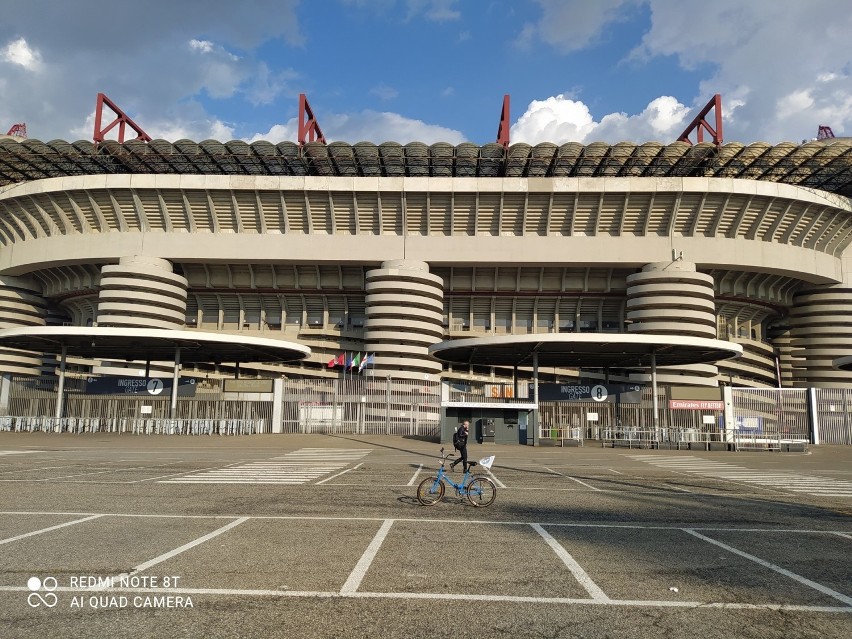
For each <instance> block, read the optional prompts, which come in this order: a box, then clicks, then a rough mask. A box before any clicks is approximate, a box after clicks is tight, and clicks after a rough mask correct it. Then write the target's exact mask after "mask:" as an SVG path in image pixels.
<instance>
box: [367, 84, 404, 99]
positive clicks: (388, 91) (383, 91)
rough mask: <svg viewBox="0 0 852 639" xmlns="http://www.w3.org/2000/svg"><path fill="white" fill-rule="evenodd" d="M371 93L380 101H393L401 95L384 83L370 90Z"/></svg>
mask: <svg viewBox="0 0 852 639" xmlns="http://www.w3.org/2000/svg"><path fill="white" fill-rule="evenodd" d="M370 93H371V94H373V95H375V96H376V97H377V98H379V99H380V100H393V99H394V98H395V97H397V96H398V95H399V91H397V90H396V89H394V88H393V87H389V86H388V85H386V84H384V83H382V84H379V85H376V86H374V87H373V88H372V89H370Z"/></svg>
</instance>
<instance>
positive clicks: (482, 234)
mask: <svg viewBox="0 0 852 639" xmlns="http://www.w3.org/2000/svg"><path fill="white" fill-rule="evenodd" d="M264 144H265V145H266V146H264ZM495 147H496V148H495ZM217 154H218V155H217ZM448 154H449V155H448ZM572 154H573V155H572ZM519 157H520V158H521V159H518V158H519ZM448 158H449V159H448ZM685 158H686V159H685ZM761 158H762V161H761ZM850 158H852V143H850V141H848V140H837V141H835V142H833V143H832V144H818V143H810V144H805V145H777V146H770V145H751V146H749V147H745V146H743V145H725V146H723V147H721V149H716V148H715V147H713V146H712V145H709V144H700V145H696V146H690V145H688V144H685V143H675V144H672V145H668V146H664V145H614V146H610V145H589V146H586V147H583V146H581V145H564V146H563V147H556V146H555V145H539V146H536V147H529V146H527V145H513V146H512V147H510V148H509V149H508V150H504V149H503V148H502V147H499V146H498V145H485V146H483V147H477V146H475V145H460V146H459V147H450V146H449V145H433V146H432V147H427V146H426V145H406V146H405V147H403V146H401V145H379V146H376V145H363V144H362V145H354V146H352V145H343V144H339V143H334V144H331V145H328V146H327V147H326V146H325V145H320V144H317V143H313V144H308V145H306V146H305V147H303V148H302V147H296V145H292V144H284V145H278V147H273V145H268V144H267V143H262V144H255V145H246V144H245V143H236V142H234V143H227V144H222V143H218V142H212V141H208V142H206V143H198V144H196V143H192V142H188V141H182V142H180V143H174V144H170V143H166V142H163V141H154V142H152V143H150V144H143V143H141V142H135V143H125V144H123V145H120V144H118V143H106V144H103V145H100V146H99V147H94V146H93V145H91V144H89V143H75V144H74V145H71V144H69V143H66V142H52V143H50V144H43V143H40V142H37V141H24V142H21V141H17V140H15V141H12V140H5V141H0V176H2V177H0V300H2V306H0V328H8V327H13V326H27V325H32V326H37V325H44V324H50V323H69V324H71V325H79V326H86V325H96V326H121V327H143V328H181V329H184V330H189V331H191V330H205V331H222V332H231V333H238V334H249V335H260V336H264V337H273V338H275V337H277V338H280V339H282V340H287V341H290V342H298V343H301V344H304V345H307V346H309V347H310V348H311V350H312V355H311V357H310V359H308V360H306V361H303V362H301V363H296V364H290V365H275V366H273V365H256V366H253V367H251V369H249V368H245V367H244V368H243V369H241V370H242V373H243V374H247V373H248V372H249V370H251V371H252V372H254V373H256V374H257V375H260V376H277V375H280V374H286V375H288V376H293V375H296V376H336V375H338V374H339V372H338V371H337V370H331V369H329V368H328V366H327V362H328V361H329V360H330V359H332V358H334V357H335V356H336V355H337V354H339V353H341V352H343V351H347V352H352V353H354V352H358V353H373V354H375V355H374V372H375V374H376V375H379V376H386V375H387V376H391V377H397V378H406V377H408V378H415V379H424V378H425V379H433V380H436V379H438V378H440V377H442V376H443V377H453V378H472V379H489V378H493V377H494V376H497V377H500V376H507V375H511V371H506V370H499V369H498V370H496V371H495V370H494V369H483V368H475V367H463V368H459V367H458V366H456V367H454V368H453V367H447V368H443V367H442V365H441V363H440V362H437V361H436V360H434V359H432V358H431V357H430V356H429V355H428V348H429V346H430V345H432V344H435V343H437V342H440V341H442V340H445V339H453V338H462V337H479V336H487V335H506V334H530V333H556V332H593V333H623V332H627V333H637V334H651V335H691V336H695V337H711V338H719V339H724V340H729V341H733V342H735V343H738V344H740V345H742V347H743V357H742V358H740V359H738V360H729V361H723V362H719V363H718V364H715V365H709V364H702V365H694V366H684V367H678V368H671V369H660V371H659V380H660V382H661V383H671V384H683V385H705V386H706V385H710V386H715V385H718V384H720V383H726V384H736V385H745V386H777V385H779V381H780V384H781V385H783V386H794V385H808V386H824V387H832V386H837V387H841V386H842V387H846V386H849V385H850V382H852V373H849V372H847V371H841V370H836V369H834V368H833V367H832V361H833V360H834V359H835V358H837V357H840V356H845V355H852V262H850V256H852V250H850V249H849V244H850V241H852V200H850V197H849V195H850V193H852V189H851V188H850V184H852V177H850V171H852V168H850V167H852V160H850ZM273 159H274V160H275V161H273ZM687 159H688V160H687ZM663 160H666V161H665V162H663ZM63 162H65V164H63ZM466 162H467V163H466ZM537 162H538V164H537ZM560 162H562V163H561V164H560ZM518 166H521V167H523V168H522V169H517V167H518ZM542 167H543V168H542ZM566 167H567V168H566ZM63 171H64V173H63ZM815 175H818V176H820V178H819V179H820V180H821V181H820V182H819V184H818V186H820V187H821V188H817V183H816V182H815V178H813V176H815ZM826 176H827V177H826ZM812 178H813V179H812ZM117 359H119V358H117ZM74 363H75V365H76V366H77V367H78V368H79V370H80V371H84V372H86V371H89V372H95V373H98V372H101V373H116V372H121V371H122V370H125V367H126V366H128V365H127V364H126V363H124V362H120V361H114V362H89V361H82V360H81V361H77V362H74ZM43 366H44V362H43V358H41V356H40V354H37V353H23V352H20V351H15V350H13V349H4V350H3V351H2V352H0V371H2V372H5V373H8V374H38V373H39V372H40V370H41V369H42V367H43ZM162 366H163V367H165V368H168V366H170V365H168V364H163V365H162ZM542 372H543V373H544V374H547V373H548V372H547V371H542ZM206 373H207V374H210V375H217V374H221V375H230V374H231V372H230V371H229V368H228V363H227V362H221V363H217V365H216V366H211V367H210V368H209V369H208V370H206ZM550 374H553V375H558V376H559V377H560V379H570V378H571V377H576V376H578V375H580V373H579V372H578V371H576V370H553V371H550ZM582 374H584V375H589V374H601V373H600V372H596V373H592V372H588V371H584V372H583V373H582ZM613 374H615V375H618V374H619V372H618V371H614V372H613ZM621 374H622V375H623V377H624V378H625V379H634V380H639V379H643V375H644V373H641V372H636V371H632V372H631V371H623V372H621Z"/></svg>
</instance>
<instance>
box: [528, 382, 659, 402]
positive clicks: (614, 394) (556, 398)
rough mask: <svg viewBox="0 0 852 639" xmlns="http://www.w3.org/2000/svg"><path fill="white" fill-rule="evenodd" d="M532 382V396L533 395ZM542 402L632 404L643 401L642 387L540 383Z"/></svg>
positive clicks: (539, 389)
mask: <svg viewBox="0 0 852 639" xmlns="http://www.w3.org/2000/svg"><path fill="white" fill-rule="evenodd" d="M532 390H533V385H532V384H530V397H532V395H533V392H532ZM538 400H539V401H540V402H588V401H594V402H601V403H604V402H607V403H615V402H616V401H617V402H619V403H625V404H632V403H639V402H641V401H642V387H641V386H638V385H636V384H539V385H538Z"/></svg>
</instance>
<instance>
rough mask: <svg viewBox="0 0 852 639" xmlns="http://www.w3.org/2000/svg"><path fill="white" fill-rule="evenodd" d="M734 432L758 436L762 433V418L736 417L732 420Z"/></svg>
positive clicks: (755, 416) (756, 416) (757, 416)
mask: <svg viewBox="0 0 852 639" xmlns="http://www.w3.org/2000/svg"><path fill="white" fill-rule="evenodd" d="M734 430H738V431H740V432H741V433H745V434H748V435H760V434H762V433H763V417H761V416H759V415H754V416H748V415H737V416H736V417H735V418H734Z"/></svg>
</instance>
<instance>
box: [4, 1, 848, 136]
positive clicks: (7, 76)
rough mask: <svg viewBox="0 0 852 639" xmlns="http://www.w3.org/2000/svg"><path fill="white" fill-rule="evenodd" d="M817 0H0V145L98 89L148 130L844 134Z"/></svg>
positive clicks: (842, 81) (829, 5) (826, 17)
mask: <svg viewBox="0 0 852 639" xmlns="http://www.w3.org/2000/svg"><path fill="white" fill-rule="evenodd" d="M839 4H840V3H836V2H835V1H834V0H810V1H809V2H807V3H804V2H798V1H794V0H751V1H750V2H743V1H742V0H715V1H714V2H712V3H707V2H696V1H693V0H516V1H512V0H313V1H308V0H302V1H301V2H300V1H297V0H253V1H251V2H248V1H246V2H233V1H229V2H225V1H224V0H178V1H177V2H175V1H174V0H171V1H170V2H165V1H163V0H148V1H147V2H145V3H140V2H130V1H123V0H112V1H107V0H78V1H77V2H74V3H69V4H68V5H67V6H68V7H74V9H73V11H71V12H69V11H63V12H61V14H60V12H57V11H56V3H55V0H27V1H23V0H6V2H4V6H5V9H4V17H5V18H6V19H4V20H3V23H2V24H0V96H2V98H0V133H5V130H6V129H8V128H9V127H10V126H11V125H12V124H15V123H17V122H26V124H27V128H28V132H29V135H30V137H33V138H37V139H42V140H52V139H57V138H59V139H66V140H76V139H91V137H92V130H93V112H94V105H95V98H96V95H97V93H98V92H99V91H101V92H104V93H105V94H106V95H107V96H109V97H110V98H111V99H112V100H113V101H114V102H116V103H117V104H118V105H119V106H120V107H121V108H123V109H124V110H125V111H127V113H128V114H129V115H130V116H131V117H132V118H133V119H134V120H135V121H136V122H138V123H139V124H140V126H142V127H143V128H144V129H145V130H146V131H147V132H148V133H149V134H150V135H151V136H153V137H155V138H164V139H168V140H176V139H179V138H190V139H194V140H203V139H207V138H214V139H218V140H223V141H225V140H229V139H244V140H248V141H252V140H256V139H266V140H270V141H272V142H279V141H281V140H287V139H289V140H295V139H296V126H297V120H296V118H297V106H298V95H299V93H306V94H307V96H308V99H309V101H310V104H311V106H312V108H313V111H314V113H315V115H316V116H317V119H318V121H319V124H320V126H321V127H322V129H323V131H324V133H325V134H326V137H327V138H328V139H329V140H343V141H346V142H351V143H355V142H359V141H362V140H368V141H372V142H376V143H381V142H385V141H396V142H401V143H406V142H410V141H414V140H417V141H422V142H426V143H433V142H437V141H447V142H451V143H459V142H462V141H470V142H474V143H477V144H484V143H487V142H492V141H494V140H495V139H496V133H497V126H498V123H499V115H500V109H501V106H502V100H503V95H504V94H506V93H508V94H510V95H511V101H512V112H511V121H512V130H511V133H512V135H511V139H512V141H513V142H520V141H523V142H529V143H537V142H543V141H549V142H555V143H564V142H568V141H579V142H583V143H589V142H593V141H604V142H610V143H615V142H619V141H622V140H629V141H634V142H644V141H649V140H656V141H661V142H670V141H673V140H674V139H676V137H677V135H678V134H679V133H680V132H681V131H682V130H683V128H684V126H685V125H686V124H687V123H688V122H689V121H690V120H691V119H692V117H693V116H694V115H695V113H696V112H697V110H698V109H700V108H701V107H702V106H703V105H704V104H705V103H706V102H707V101H708V100H709V99H710V98H711V97H712V95H713V94H714V93H717V92H718V93H721V94H722V99H723V113H724V115H725V139H726V141H741V142H753V141H767V142H772V143H775V142H779V141H783V140H790V141H794V142H799V141H801V140H802V139H804V138H810V137H814V136H815V135H816V131H817V126H818V125H820V124H827V125H829V126H831V127H832V128H833V130H834V132H835V134H836V135H838V136H839V135H852V81H850V79H852V46H850V44H849V34H850V33H852V12H850V11H848V9H843V10H841V9H840V8H839Z"/></svg>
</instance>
